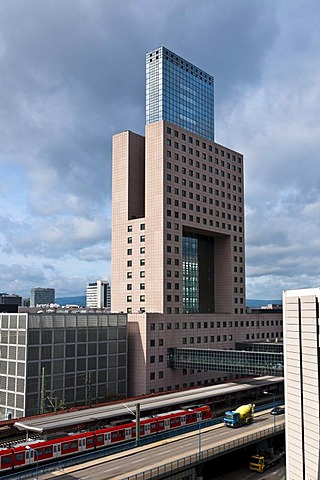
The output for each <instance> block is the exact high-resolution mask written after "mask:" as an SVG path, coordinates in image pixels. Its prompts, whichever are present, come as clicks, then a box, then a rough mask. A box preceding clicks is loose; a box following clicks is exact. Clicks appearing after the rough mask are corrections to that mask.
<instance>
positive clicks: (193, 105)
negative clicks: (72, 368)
mask: <svg viewBox="0 0 320 480" xmlns="http://www.w3.org/2000/svg"><path fill="white" fill-rule="evenodd" d="M146 70H147V76H146V79H147V85H146V128H145V136H141V135H137V134H135V133H132V132H130V131H125V132H122V133H119V134H118V135H115V136H114V137H113V172H112V186H113V189H112V266H111V280H112V291H111V309H112V311H113V312H126V313H128V328H129V375H128V378H129V379H130V380H129V387H128V388H129V395H140V394H143V393H150V392H151V393H153V392H156V391H164V390H170V389H172V388H175V389H178V388H185V387H189V386H191V387H192V386H194V385H202V384H206V383H209V382H210V383H211V382H214V381H221V379H227V378H230V377H228V376H227V375H223V373H222V374H221V372H218V373H214V372H205V371H203V372H199V371H197V370H192V369H191V370H186V371H179V370H178V369H170V368H169V367H168V366H167V365H166V363H165V359H166V358H167V353H168V348H172V347H183V346H189V345H193V346H194V347H197V348H206V349H207V348H218V349H230V348H235V342H236V341H244V340H254V339H262V340H263V339H268V338H275V337H280V335H281V325H280V320H279V318H277V319H275V317H273V319H272V320H270V321H269V319H268V321H265V320H263V321H262V320H261V319H260V317H258V318H254V317H253V315H252V316H251V317H250V320H249V319H246V317H245V314H246V311H245V258H244V255H245V232H244V192H243V168H244V167H243V156H242V155H241V154H240V153H238V152H236V151H234V150H231V149H230V148H227V147H225V146H222V145H220V144H218V143H216V142H215V141H214V81H213V77H212V76H211V75H209V74H207V73H206V72H204V71H203V70H201V69H199V68H198V67H196V66H194V65H192V64H191V63H190V62H188V61H186V60H184V59H182V58H181V57H179V56H178V55H176V54H174V53H173V52H171V51H170V50H168V49H166V48H165V47H160V48H158V49H156V50H153V51H152V52H149V53H148V54H147V56H146ZM261 327H262V330H260V329H261ZM186 376H187V377H186Z"/></svg>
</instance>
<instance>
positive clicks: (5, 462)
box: [0, 448, 13, 472]
mask: <svg viewBox="0 0 320 480" xmlns="http://www.w3.org/2000/svg"><path fill="white" fill-rule="evenodd" d="M12 468H13V450H12V449H11V448H3V449H1V450H0V472H4V471H6V470H11V469H12Z"/></svg>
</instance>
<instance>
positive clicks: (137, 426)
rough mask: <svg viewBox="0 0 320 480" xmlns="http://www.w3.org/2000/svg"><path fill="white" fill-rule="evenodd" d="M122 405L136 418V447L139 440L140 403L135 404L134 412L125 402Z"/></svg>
mask: <svg viewBox="0 0 320 480" xmlns="http://www.w3.org/2000/svg"><path fill="white" fill-rule="evenodd" d="M123 405H124V406H125V407H126V409H127V410H128V411H129V412H130V413H131V414H132V415H133V416H134V417H135V419H136V447H137V446H138V445H139V440H140V403H137V404H136V413H134V412H133V411H132V410H131V408H129V407H128V405H126V404H125V403H124V404H123Z"/></svg>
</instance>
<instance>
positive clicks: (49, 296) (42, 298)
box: [30, 287, 55, 307]
mask: <svg viewBox="0 0 320 480" xmlns="http://www.w3.org/2000/svg"><path fill="white" fill-rule="evenodd" d="M50 303H55V291H54V288H41V287H36V288H31V292H30V307H37V306H38V305H50Z"/></svg>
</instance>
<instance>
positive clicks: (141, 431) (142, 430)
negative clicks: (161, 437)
mask: <svg viewBox="0 0 320 480" xmlns="http://www.w3.org/2000/svg"><path fill="white" fill-rule="evenodd" d="M141 433H144V426H143V425H140V434H141Z"/></svg>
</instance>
